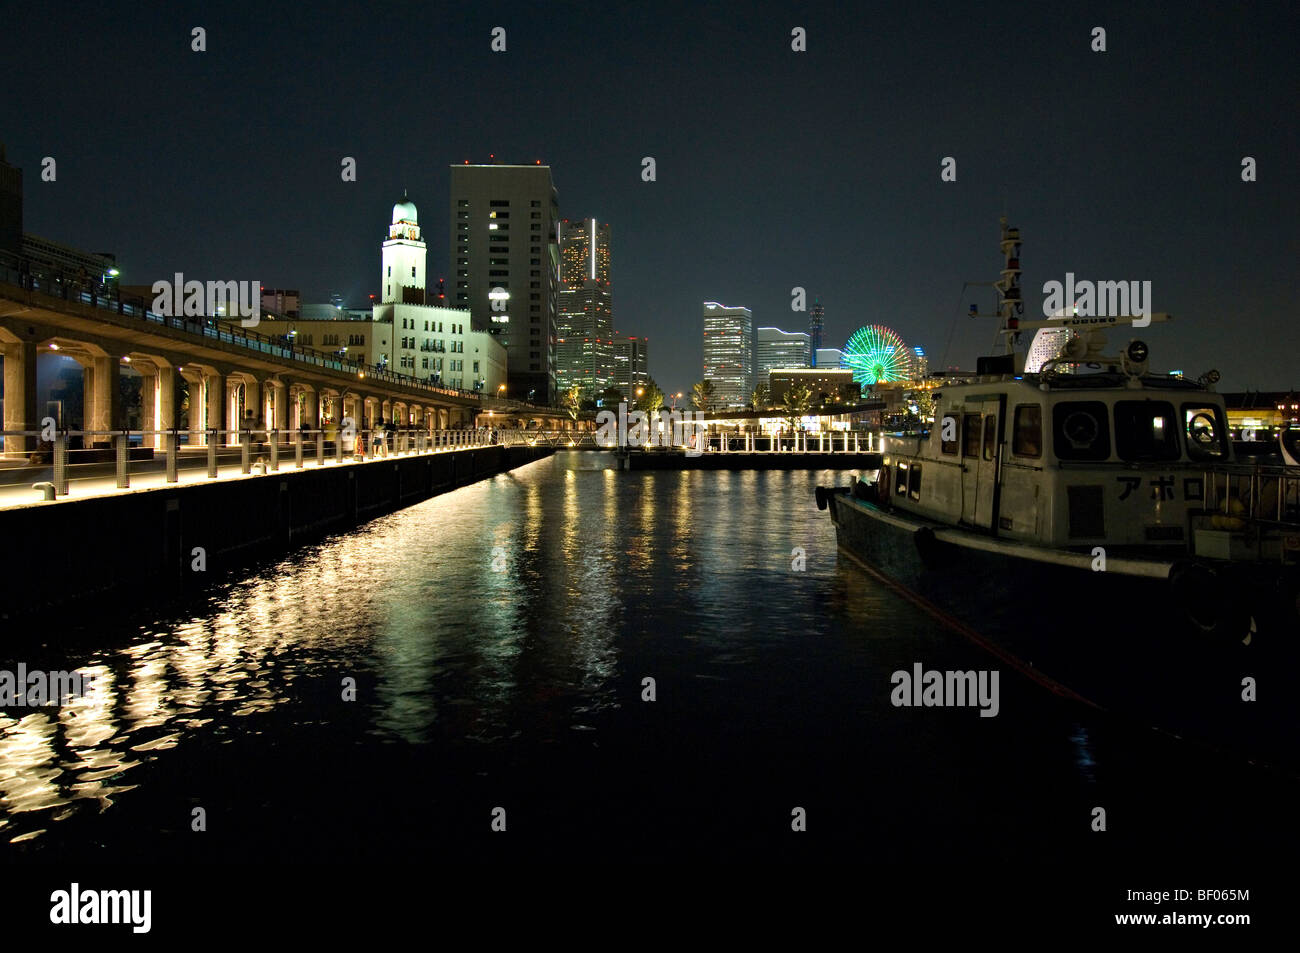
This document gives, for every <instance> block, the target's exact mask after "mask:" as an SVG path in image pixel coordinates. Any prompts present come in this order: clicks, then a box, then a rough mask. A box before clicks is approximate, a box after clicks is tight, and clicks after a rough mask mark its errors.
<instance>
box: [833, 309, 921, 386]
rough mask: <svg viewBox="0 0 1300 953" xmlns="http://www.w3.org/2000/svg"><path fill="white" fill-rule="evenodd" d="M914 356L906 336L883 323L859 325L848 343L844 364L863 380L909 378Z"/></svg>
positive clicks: (856, 378) (863, 382)
mask: <svg viewBox="0 0 1300 953" xmlns="http://www.w3.org/2000/svg"><path fill="white" fill-rule="evenodd" d="M911 356H912V355H911V351H910V350H909V349H908V347H907V345H905V344H904V343H903V339H902V338H900V337H899V336H898V335H897V334H896V333H894V332H893V331H891V330H890V329H889V328H886V327H883V326H882V325H879V324H869V325H867V326H866V327H865V328H858V329H857V330H856V331H854V332H853V336H852V337H850V338H849V342H848V343H847V344H845V345H844V366H845V367H847V368H848V369H849V370H851V371H853V379H854V380H855V381H857V382H858V383H859V384H868V385H870V384H878V383H880V382H881V381H898V380H904V379H906V378H907V376H908V372H909V370H910V368H911Z"/></svg>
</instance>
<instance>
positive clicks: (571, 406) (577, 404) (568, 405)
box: [560, 384, 582, 420]
mask: <svg viewBox="0 0 1300 953" xmlns="http://www.w3.org/2000/svg"><path fill="white" fill-rule="evenodd" d="M560 406H561V407H563V408H564V409H565V410H567V411H568V412H569V417H570V419H572V420H577V419H578V411H580V410H581V409H582V388H581V387H579V386H578V385H577V384H574V385H573V386H572V387H570V388H569V389H568V390H567V391H565V392H564V397H563V398H561V402H560Z"/></svg>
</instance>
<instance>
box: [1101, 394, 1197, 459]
mask: <svg viewBox="0 0 1300 953" xmlns="http://www.w3.org/2000/svg"><path fill="white" fill-rule="evenodd" d="M1115 448H1116V449H1117V450H1118V451H1119V455H1120V459H1122V460H1130V461H1143V460H1177V459H1178V458H1179V457H1181V456H1182V451H1181V450H1179V448H1178V424H1177V417H1176V416H1175V415H1174V405H1173V404H1171V403H1169V402H1168V401H1164V400H1120V401H1116V402H1115Z"/></svg>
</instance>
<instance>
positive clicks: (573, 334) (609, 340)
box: [555, 218, 614, 397]
mask: <svg viewBox="0 0 1300 953" xmlns="http://www.w3.org/2000/svg"><path fill="white" fill-rule="evenodd" d="M609 278H610V253H609V225H607V224H606V225H599V224H597V222H596V220H595V219H594V218H584V219H580V220H578V221H573V222H571V221H569V220H568V219H565V220H564V221H563V222H561V223H560V291H559V311H558V315H557V317H556V334H557V340H556V344H555V380H556V389H557V390H558V391H559V392H560V393H564V392H566V391H568V390H569V389H570V388H571V387H573V386H574V385H575V384H576V385H577V386H579V387H581V388H582V391H583V394H584V396H588V397H594V396H595V395H597V394H599V393H600V392H601V391H602V390H604V389H605V388H607V387H609V386H610V385H611V384H612V383H613V379H614V306H613V296H612V292H611V289H610V281H609Z"/></svg>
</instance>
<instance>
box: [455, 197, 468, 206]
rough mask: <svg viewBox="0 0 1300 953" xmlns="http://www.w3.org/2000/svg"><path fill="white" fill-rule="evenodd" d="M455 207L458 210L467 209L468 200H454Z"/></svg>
mask: <svg viewBox="0 0 1300 953" xmlns="http://www.w3.org/2000/svg"><path fill="white" fill-rule="evenodd" d="M456 205H457V206H458V207H459V208H468V207H469V199H457V200H456Z"/></svg>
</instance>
